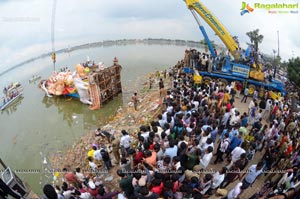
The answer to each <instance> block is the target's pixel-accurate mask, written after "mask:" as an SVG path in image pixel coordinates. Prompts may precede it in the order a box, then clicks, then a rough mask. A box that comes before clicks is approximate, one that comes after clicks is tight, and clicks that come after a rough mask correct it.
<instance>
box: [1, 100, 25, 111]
mask: <svg viewBox="0 0 300 199" xmlns="http://www.w3.org/2000/svg"><path fill="white" fill-rule="evenodd" d="M23 98H24V97H23V96H20V97H19V98H18V99H16V101H14V102H12V104H10V105H9V106H8V107H6V108H5V109H4V110H2V111H1V114H7V115H10V114H13V113H14V112H16V111H17V110H18V105H20V104H21V103H22V100H23Z"/></svg>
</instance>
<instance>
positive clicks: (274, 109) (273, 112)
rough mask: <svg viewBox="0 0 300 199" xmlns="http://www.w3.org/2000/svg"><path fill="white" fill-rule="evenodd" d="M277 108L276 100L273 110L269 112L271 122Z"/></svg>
mask: <svg viewBox="0 0 300 199" xmlns="http://www.w3.org/2000/svg"><path fill="white" fill-rule="evenodd" d="M277 110H278V102H276V103H275V105H274V107H273V110H272V112H271V117H270V122H273V120H274V119H275V116H276V112H277Z"/></svg>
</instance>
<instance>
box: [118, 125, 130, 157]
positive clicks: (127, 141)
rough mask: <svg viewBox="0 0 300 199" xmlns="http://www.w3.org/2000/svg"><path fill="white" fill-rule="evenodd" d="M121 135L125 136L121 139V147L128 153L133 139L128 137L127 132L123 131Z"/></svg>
mask: <svg viewBox="0 0 300 199" xmlns="http://www.w3.org/2000/svg"><path fill="white" fill-rule="evenodd" d="M121 133H122V134H123V136H122V137H121V140H120V146H121V148H123V149H124V150H125V151H126V152H127V153H128V151H129V149H130V142H131V137H130V136H129V135H128V133H127V132H126V131H125V130H122V131H121Z"/></svg>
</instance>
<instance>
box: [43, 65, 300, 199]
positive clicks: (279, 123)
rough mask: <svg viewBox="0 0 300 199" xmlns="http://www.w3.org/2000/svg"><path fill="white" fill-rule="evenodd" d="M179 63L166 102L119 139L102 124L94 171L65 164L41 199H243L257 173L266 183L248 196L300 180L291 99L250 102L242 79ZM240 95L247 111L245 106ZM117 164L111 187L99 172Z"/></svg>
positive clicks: (91, 160) (91, 156) (92, 157)
mask: <svg viewBox="0 0 300 199" xmlns="http://www.w3.org/2000/svg"><path fill="white" fill-rule="evenodd" d="M181 66H182V64H179V65H177V66H176V67H174V68H172V69H171V70H170V73H169V78H170V82H171V88H170V89H166V93H165V92H164V89H165V86H164V84H163V80H162V79H160V80H159V82H160V83H159V89H160V95H161V97H163V98H164V101H163V104H162V106H163V111H162V112H161V114H158V116H157V118H156V119H155V120H153V121H152V122H151V123H150V124H149V125H142V126H140V128H139V132H138V134H137V135H135V134H133V133H132V132H127V130H125V129H124V130H122V131H121V137H120V138H118V137H117V136H115V135H116V134H117V133H116V132H115V133H111V132H107V131H104V130H101V129H97V131H96V133H95V136H101V137H102V138H103V139H105V140H107V143H109V146H110V147H105V146H98V145H97V144H95V145H93V146H92V148H91V149H90V150H89V151H88V154H87V156H88V157H87V159H88V165H89V168H90V170H91V171H92V172H89V173H85V174H83V173H82V172H81V171H80V168H76V170H75V171H67V170H65V174H64V178H65V182H64V183H63V184H62V186H60V187H59V186H52V185H49V184H48V185H45V187H44V190H43V191H44V193H45V196H44V198H49V199H52V198H53V199H56V198H65V199H71V198H96V199H110V198H120V199H122V198H135V199H157V198H164V199H182V198H187V199H190V198H194V199H199V198H209V197H210V196H212V195H214V196H218V197H220V198H228V199H236V198H246V197H245V196H243V192H245V190H247V189H249V187H251V186H253V185H254V184H255V183H256V180H257V178H258V177H259V176H266V177H264V178H265V183H264V186H263V187H261V189H260V191H259V192H257V193H253V195H252V196H251V197H250V198H251V199H255V198H271V197H272V196H274V195H276V194H285V193H288V191H289V190H290V189H291V188H295V187H299V182H300V170H299V164H300V152H299V150H300V145H299V141H298V138H299V136H300V133H299V128H298V125H299V124H298V123H299V116H298V115H297V114H296V113H295V112H292V111H291V102H290V99H288V98H282V99H280V100H279V99H275V100H274V99H271V97H270V96H269V95H268V92H266V95H264V96H263V97H259V96H257V97H256V96H255V97H253V98H252V97H251V98H250V99H249V100H248V101H247V98H246V97H248V93H245V92H247V88H244V89H242V85H240V84H239V83H235V84H234V83H233V84H230V85H227V86H224V85H223V84H221V82H220V81H218V80H216V81H214V80H212V81H211V82H210V84H205V83H202V84H195V83H194V81H193V77H192V75H190V74H186V73H183V72H181V71H182V67H181ZM237 85H239V86H237ZM237 88H238V89H237ZM242 90H243V91H244V94H245V96H244V97H243V98H242V96H239V93H240V92H241V91H242ZM237 100H241V101H243V102H244V103H242V105H244V104H245V103H247V105H248V110H247V111H244V112H241V110H240V109H239V108H238V106H236V101H237ZM135 108H136V106H135ZM100 164H101V165H102V166H99V165H100ZM216 166H218V168H220V169H213V168H216ZM113 167H117V168H114V170H115V171H116V175H117V176H118V177H119V178H120V180H119V185H118V186H116V187H117V188H115V189H114V191H112V190H109V187H107V186H106V185H105V183H103V179H101V178H100V174H101V172H102V171H103V170H105V171H108V172H111V170H112V168H113ZM115 171H114V172H115ZM259 178H262V177H259ZM236 182H237V183H236ZM232 183H234V186H233V188H231V189H228V186H229V185H230V184H232ZM231 187H232V186H231ZM248 198H249V197H248Z"/></svg>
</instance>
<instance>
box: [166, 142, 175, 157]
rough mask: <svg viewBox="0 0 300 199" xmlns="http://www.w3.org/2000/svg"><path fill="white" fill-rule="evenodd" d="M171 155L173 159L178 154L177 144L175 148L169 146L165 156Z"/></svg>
mask: <svg viewBox="0 0 300 199" xmlns="http://www.w3.org/2000/svg"><path fill="white" fill-rule="evenodd" d="M166 155H168V156H170V158H171V159H173V157H175V156H177V146H176V145H175V146H174V147H173V148H167V149H166V151H165V153H164V156H166Z"/></svg>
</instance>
